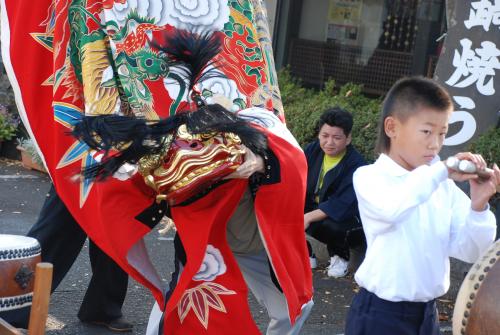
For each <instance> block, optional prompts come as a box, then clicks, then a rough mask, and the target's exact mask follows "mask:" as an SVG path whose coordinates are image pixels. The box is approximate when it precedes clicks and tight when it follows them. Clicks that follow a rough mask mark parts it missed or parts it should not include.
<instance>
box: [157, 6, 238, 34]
mask: <svg viewBox="0 0 500 335" xmlns="http://www.w3.org/2000/svg"><path fill="white" fill-rule="evenodd" d="M229 14H230V10H229V6H228V2H227V0H169V1H167V15H168V21H167V23H168V24H170V25H172V26H174V27H176V28H178V29H188V30H195V31H197V32H206V31H219V30H222V29H223V28H224V24H226V22H228V21H229Z"/></svg>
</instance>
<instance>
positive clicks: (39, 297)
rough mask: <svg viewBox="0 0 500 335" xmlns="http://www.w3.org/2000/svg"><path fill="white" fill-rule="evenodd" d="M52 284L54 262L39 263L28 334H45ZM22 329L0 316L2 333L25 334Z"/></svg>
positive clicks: (0, 334) (10, 334) (0, 332)
mask: <svg viewBox="0 0 500 335" xmlns="http://www.w3.org/2000/svg"><path fill="white" fill-rule="evenodd" d="M51 286H52V264H50V263H38V264H37V265H36V270H35V286H34V288H33V302H32V304H31V311H30V320H29V324H28V335H44V334H45V323H46V322H47V315H48V313H49V302H50V289H51ZM23 334H25V333H23V332H22V331H21V330H19V329H17V328H14V327H12V326H11V325H10V324H8V323H7V322H6V321H5V320H3V319H2V318H0V335H23Z"/></svg>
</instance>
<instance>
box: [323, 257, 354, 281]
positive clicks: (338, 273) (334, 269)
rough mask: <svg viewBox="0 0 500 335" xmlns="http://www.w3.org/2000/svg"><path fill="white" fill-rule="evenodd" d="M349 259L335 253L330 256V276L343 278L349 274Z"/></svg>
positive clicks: (328, 272)
mask: <svg viewBox="0 0 500 335" xmlns="http://www.w3.org/2000/svg"><path fill="white" fill-rule="evenodd" d="M348 266H349V261H347V260H345V259H343V258H341V257H339V256H337V255H335V256H333V257H332V258H330V265H329V266H328V271H327V274H328V277H333V278H341V277H344V276H345V275H347V268H348Z"/></svg>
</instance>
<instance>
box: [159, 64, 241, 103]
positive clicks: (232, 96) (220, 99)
mask: <svg viewBox="0 0 500 335" xmlns="http://www.w3.org/2000/svg"><path fill="white" fill-rule="evenodd" d="M212 68H213V67H211V66H210V67H207V69H206V70H205V71H217V72H220V71H218V70H212ZM170 72H171V73H175V74H178V75H179V76H180V77H182V76H183V71H182V70H180V69H179V68H178V67H171V68H170ZM220 73H221V76H220V77H212V78H207V79H206V80H203V81H202V82H200V83H199V84H198V87H199V89H200V91H201V92H202V95H203V96H205V100H206V102H207V103H208V104H215V103H217V104H219V105H221V106H223V107H224V108H226V109H227V110H229V111H233V112H235V111H239V110H241V109H243V108H245V107H246V105H247V96H246V95H244V94H243V93H241V92H240V91H239V90H238V85H237V84H236V82H235V81H234V80H232V79H229V78H227V76H226V75H224V74H223V73H222V72H220ZM163 84H164V86H165V89H166V90H167V91H168V94H169V95H170V96H171V97H174V98H175V97H178V96H179V95H180V94H182V98H181V101H184V102H187V101H188V92H187V91H186V90H185V91H184V92H181V86H180V84H179V82H178V81H176V80H175V79H172V78H169V77H167V78H165V79H163ZM187 85H188V82H187V81H185V86H186V87H187ZM208 92H209V93H208ZM207 93H208V94H207Z"/></svg>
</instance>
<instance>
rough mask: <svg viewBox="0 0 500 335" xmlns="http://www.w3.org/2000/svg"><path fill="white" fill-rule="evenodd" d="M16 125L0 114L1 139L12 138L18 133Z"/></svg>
mask: <svg viewBox="0 0 500 335" xmlns="http://www.w3.org/2000/svg"><path fill="white" fill-rule="evenodd" d="M16 129H17V128H16V126H15V125H13V124H11V123H10V122H9V121H8V120H7V118H6V117H5V116H3V115H1V114H0V141H4V140H10V139H11V138H13V137H14V136H15V135H16Z"/></svg>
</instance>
